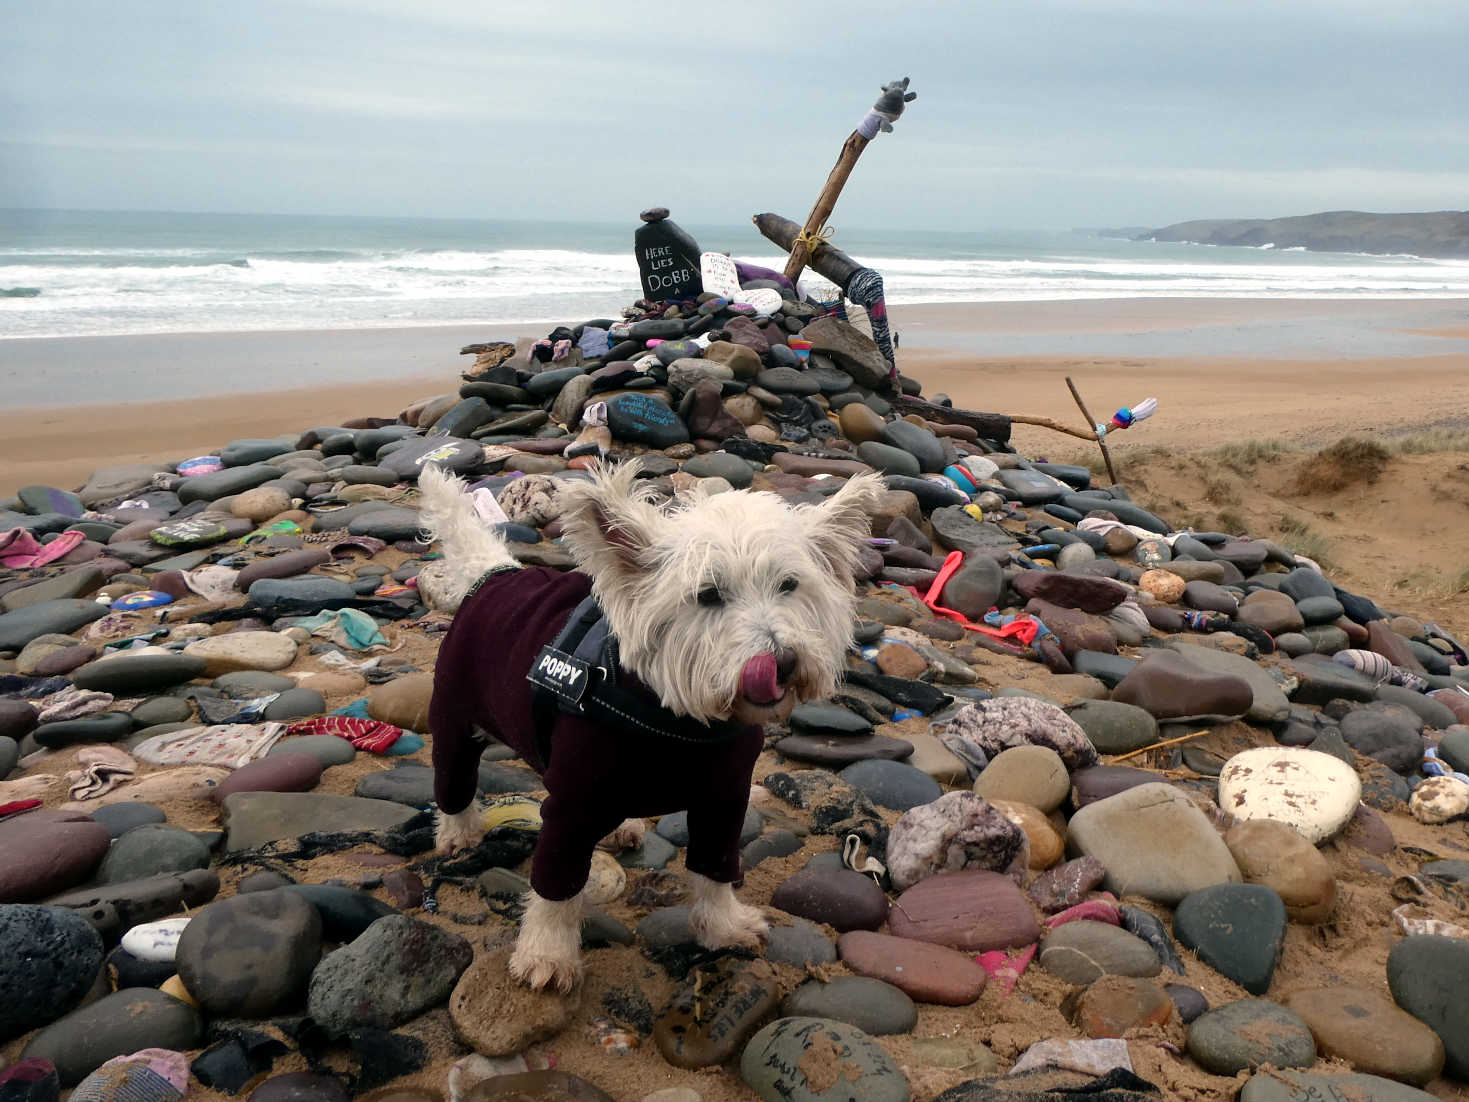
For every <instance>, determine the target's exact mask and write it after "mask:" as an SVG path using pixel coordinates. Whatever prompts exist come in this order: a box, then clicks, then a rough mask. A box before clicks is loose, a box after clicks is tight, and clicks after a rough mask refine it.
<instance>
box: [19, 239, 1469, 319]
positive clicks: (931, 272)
mask: <svg viewBox="0 0 1469 1102" xmlns="http://www.w3.org/2000/svg"><path fill="white" fill-rule="evenodd" d="M302 244H303V246H304V245H307V244H309V243H306V242H303V243H302ZM261 245H262V247H258V248H246V249H236V248H224V247H219V248H215V249H203V248H194V249H189V248H177V249H175V248H168V249H164V248H158V249H141V248H133V247H127V248H117V249H103V248H98V249H85V248H71V247H67V248H34V249H33V248H28V247H27V248H0V279H3V282H4V284H5V285H6V286H13V287H15V288H19V289H28V288H42V287H44V288H45V294H44V295H40V296H38V297H34V298H27V297H17V296H14V295H4V296H3V301H0V336H16V337H24V336H31V337H39V336H70V335H84V334H97V335H105V334H126V333H159V332H177V331H199V332H210V331H212V332H219V331H232V330H273V329H298V328H336V327H352V328H355V327H370V326H413V325H442V324H458V323H476V324H478V323H485V324H507V325H508V324H521V323H525V324H529V323H540V322H546V321H558V322H559V321H564V320H566V319H568V318H579V317H597V316H607V315H613V316H615V315H616V313H617V311H618V310H619V309H620V308H621V307H622V306H624V305H626V304H627V303H628V302H630V301H632V300H633V299H634V298H636V297H637V295H638V275H637V265H636V263H635V261H634V259H633V256H632V250H631V248H628V249H627V250H625V251H618V252H611V251H595V250H579V249H574V248H533V247H503V248H480V249H476V248H472V247H464V248H407V247H401V248H382V247H373V248H369V247H346V246H344V247H340V248H330V247H301V248H293V247H284V246H285V243H283V242H282V241H279V240H276V241H271V242H269V243H268V246H266V243H263V242H262V243H261ZM1057 245H1059V246H1060V247H1050V248H1024V249H1022V248H1010V249H1008V250H1007V249H1005V248H1004V247H1003V246H1002V245H988V244H985V245H984V246H983V247H980V246H975V247H974V248H973V249H972V250H971V251H970V253H969V254H967V255H965V254H964V253H963V249H962V248H960V247H959V246H956V245H954V244H953V243H952V242H944V243H940V244H936V245H935V246H934V249H935V251H938V250H940V249H942V250H943V252H942V253H940V254H939V255H932V254H930V255H902V254H901V253H898V252H897V251H896V250H895V249H894V248H893V247H892V245H891V243H890V242H889V244H887V245H885V246H883V247H881V248H878V249H875V250H873V251H871V252H863V251H860V247H859V246H856V245H854V255H856V256H858V257H860V258H861V260H862V261H863V262H864V263H865V264H867V265H869V266H870V267H873V268H875V269H877V270H878V271H880V272H881V273H882V274H883V278H884V283H885V286H886V291H887V298H888V301H889V302H891V303H893V304H894V305H904V304H916V303H947V302H986V301H991V302H1001V301H1047V300H1059V299H1096V298H1138V297H1224V296H1228V297H1239V298H1263V297H1295V298H1410V297H1422V298H1448V297H1469V263H1466V262H1446V261H1425V260H1412V259H1409V258H1403V257H1381V256H1372V257H1363V258H1353V257H1346V256H1341V255H1326V254H1317V253H1304V252H1301V251H1297V250H1295V249H1269V250H1266V249H1261V248H1235V247H1224V248H1217V247H1213V246H1210V247H1209V249H1208V251H1207V252H1205V251H1204V250H1203V249H1199V248H1197V247H1196V246H1183V247H1180V246H1178V245H1177V244H1168V245H1163V244H1159V245H1148V244H1143V243H1137V242H1109V243H1107V244H1106V245H1104V246H1103V247H1100V248H1098V249H1097V251H1096V252H1088V251H1087V250H1086V248H1085V247H1084V246H1083V247H1078V240H1077V239H1076V238H1074V237H1072V238H1066V239H1064V240H1062V241H1058V242H1057ZM739 255H741V258H742V259H747V260H749V261H751V262H753V263H756V264H762V265H765V266H767V267H772V268H777V269H778V268H780V267H781V266H782V265H783V263H784V259H785V258H784V257H783V256H782V255H779V254H777V253H775V251H774V249H773V248H771V249H770V250H769V251H764V250H761V251H758V252H756V253H754V254H739Z"/></svg>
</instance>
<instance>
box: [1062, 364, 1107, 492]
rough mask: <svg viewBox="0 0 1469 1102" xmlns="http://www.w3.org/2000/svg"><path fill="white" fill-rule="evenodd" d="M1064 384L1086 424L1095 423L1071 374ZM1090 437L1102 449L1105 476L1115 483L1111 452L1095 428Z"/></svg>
mask: <svg viewBox="0 0 1469 1102" xmlns="http://www.w3.org/2000/svg"><path fill="white" fill-rule="evenodd" d="M1066 385H1067V386H1068V387H1069V388H1070V389H1071V396H1072V397H1073V398H1075V399H1076V408H1077V409H1079V410H1081V415H1082V416H1083V417H1085V418H1086V423H1087V424H1088V425H1095V424H1096V422H1095V421H1093V420H1092V415H1091V414H1090V413H1088V412H1087V408H1086V403H1085V402H1083V401H1082V400H1081V391H1079V390H1077V389H1076V384H1075V383H1073V382H1072V381H1071V376H1070V375H1068V376H1066ZM1091 437H1092V439H1093V440H1095V441H1096V442H1097V447H1099V448H1101V449H1102V462H1103V463H1105V464H1107V477H1108V478H1110V479H1111V480H1112V485H1114V486H1115V485H1117V472H1116V471H1114V470H1113V469H1112V453H1111V452H1110V451H1108V450H1107V442H1106V441H1105V440H1103V439H1102V438H1101V437H1100V436H1099V435H1097V430H1096V429H1092V433H1091Z"/></svg>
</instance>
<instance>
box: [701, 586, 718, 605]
mask: <svg viewBox="0 0 1469 1102" xmlns="http://www.w3.org/2000/svg"><path fill="white" fill-rule="evenodd" d="M699 604H701V605H703V606H704V607H705V608H718V607H719V606H720V605H722V604H724V594H723V593H721V592H719V587H718V586H716V585H706V586H705V587H704V588H703V589H701V590H699Z"/></svg>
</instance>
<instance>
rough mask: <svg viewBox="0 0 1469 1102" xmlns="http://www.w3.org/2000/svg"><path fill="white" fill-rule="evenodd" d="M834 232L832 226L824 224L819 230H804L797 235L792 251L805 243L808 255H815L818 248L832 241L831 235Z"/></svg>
mask: <svg viewBox="0 0 1469 1102" xmlns="http://www.w3.org/2000/svg"><path fill="white" fill-rule="evenodd" d="M834 232H835V231H834V230H833V228H832V227H831V226H822V227H821V229H819V230H802V231H801V233H800V234H799V235H797V237H796V240H795V244H793V245H792V246H791V251H792V252H794V251H795V250H796V249H798V248H800V247H801V246H803V245H804V246H805V247H806V255H807V256H815V255H816V250H817V249H819V248H821V247H822V246H823V245H825V244H826V243H827V242H828V241H830V240H831V235H832V234H833V233H834Z"/></svg>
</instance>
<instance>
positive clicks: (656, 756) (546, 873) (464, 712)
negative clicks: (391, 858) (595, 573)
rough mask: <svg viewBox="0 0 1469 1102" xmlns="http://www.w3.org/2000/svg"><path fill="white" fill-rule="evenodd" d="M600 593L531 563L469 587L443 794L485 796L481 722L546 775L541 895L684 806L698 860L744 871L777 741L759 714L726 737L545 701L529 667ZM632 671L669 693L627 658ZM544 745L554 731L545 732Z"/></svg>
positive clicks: (440, 677)
mask: <svg viewBox="0 0 1469 1102" xmlns="http://www.w3.org/2000/svg"><path fill="white" fill-rule="evenodd" d="M590 593H591V580H590V579H589V578H587V576H586V575H585V574H580V573H563V572H561V571H557V570H550V569H547V568H545V567H529V568H526V569H523V570H508V571H504V572H502V573H499V574H493V575H491V576H489V577H488V578H486V579H485V580H484V581H483V582H482V583H481V584H480V586H479V588H478V589H476V590H475V591H474V592H473V593H471V594H470V595H469V596H468V597H467V598H465V600H464V603H463V604H462V605H460V607H459V611H458V613H457V614H456V615H455V617H454V622H453V623H452V624H451V625H450V627H449V631H448V632H447V634H446V635H445V636H444V642H443V644H442V646H440V648H439V656H438V661H437V664H436V666H435V670H434V693H433V700H432V703H431V704H430V707H429V731H430V735H431V737H432V740H433V762H434V800H435V801H436V802H437V803H438V805H439V808H440V810H442V811H444V812H445V813H447V814H451V815H452V814H454V813H456V812H459V811H463V810H464V809H465V808H466V807H468V806H469V804H470V801H471V800H473V799H474V794H475V790H476V787H477V781H478V767H479V759H480V755H481V754H482V753H483V752H484V749H485V743H484V742H483V741H482V736H477V733H476V730H475V729H476V728H479V730H480V731H482V732H483V733H484V734H487V735H490V736H492V737H494V738H497V739H499V740H500V741H501V742H503V743H505V744H506V745H508V746H510V747H512V748H514V749H515V751H516V752H517V753H519V754H520V756H521V757H522V758H523V759H525V761H526V762H527V764H529V765H530V766H531V767H532V768H533V769H535V770H536V772H537V773H539V774H541V777H542V778H543V780H544V782H545V785H546V791H547V793H548V795H547V797H546V800H545V802H544V803H543V804H542V805H541V834H540V838H539V840H538V841H537V842H536V852H535V857H534V858H533V860H532V862H531V886H532V887H533V888H535V890H536V894H537V895H539V896H541V898H543V899H552V900H559V899H569V898H570V897H571V896H573V895H575V894H576V893H577V892H579V891H581V889H582V887H583V885H585V884H586V881H587V875H588V873H589V871H590V870H591V864H592V853H593V851H594V850H595V849H596V846H597V843H598V842H599V841H600V840H601V839H602V838H604V837H605V836H606V835H608V834H610V833H611V832H612V831H614V830H616V829H617V827H618V826H619V825H621V823H622V821H623V820H624V819H628V818H646V817H648V816H653V815H665V814H668V813H669V812H672V811H682V810H684V809H687V810H688V813H689V846H688V853H687V855H686V860H685V864H686V866H687V867H688V870H689V871H690V872H695V873H699V874H700V875H703V876H707V877H708V878H709V879H711V880H716V881H719V882H720V883H725V884H728V883H732V882H733V881H735V880H737V879H739V876H740V832H741V830H742V828H743V826H744V818H745V808H746V806H747V805H748V803H749V798H750V778H751V776H752V774H753V773H754V770H755V760H756V759H757V758H758V757H759V756H760V751H761V749H762V748H763V746H764V741H765V739H764V733H763V732H762V731H761V729H760V728H759V727H755V726H751V727H747V728H745V729H744V730H743V731H742V732H741V733H740V734H739V735H738V736H737V737H735V738H732V739H725V740H723V741H710V742H707V743H705V742H688V741H683V740H679V739H674V738H669V737H667V736H663V735H658V734H647V733H641V732H636V731H632V730H629V729H626V728H622V727H611V726H607V725H605V724H602V723H598V722H594V721H591V720H589V719H587V718H584V717H582V716H579V715H572V714H568V713H566V712H563V711H561V710H560V709H559V708H555V707H554V706H553V707H551V708H549V709H543V710H541V711H540V712H539V713H538V710H537V709H536V707H535V704H534V702H533V686H532V684H531V682H529V681H527V680H526V674H527V673H528V672H529V671H530V668H531V663H532V662H534V661H535V659H536V657H537V655H538V654H539V653H540V650H541V648H542V647H543V646H545V645H547V644H548V643H550V642H552V641H553V640H554V639H555V638H556V636H557V634H558V633H559V632H560V630H561V628H562V627H563V625H565V623H566V621H567V619H568V618H569V617H570V616H571V613H572V611H573V610H574V609H575V608H576V606H577V605H578V604H580V603H581V601H582V600H583V599H584V598H586V597H587V596H588V595H589V594H590ZM622 684H623V687H624V688H634V690H635V691H640V692H641V693H643V694H645V695H646V696H647V698H648V699H649V701H650V702H651V703H654V704H656V698H655V697H654V696H653V694H652V693H651V692H650V691H649V690H648V689H646V688H644V687H642V686H641V685H637V684H636V683H635V682H634V681H633V679H632V678H631V677H630V675H628V674H627V673H626V671H624V672H623V674H622ZM538 714H539V715H540V716H541V717H542V718H543V719H545V720H548V721H549V722H550V724H551V731H550V739H549V746H550V748H551V750H550V761H542V760H541V759H540V753H539V750H538V738H537V731H536V722H537V717H538ZM539 744H540V745H546V744H547V742H546V740H545V736H544V733H541V736H540V739H539Z"/></svg>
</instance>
